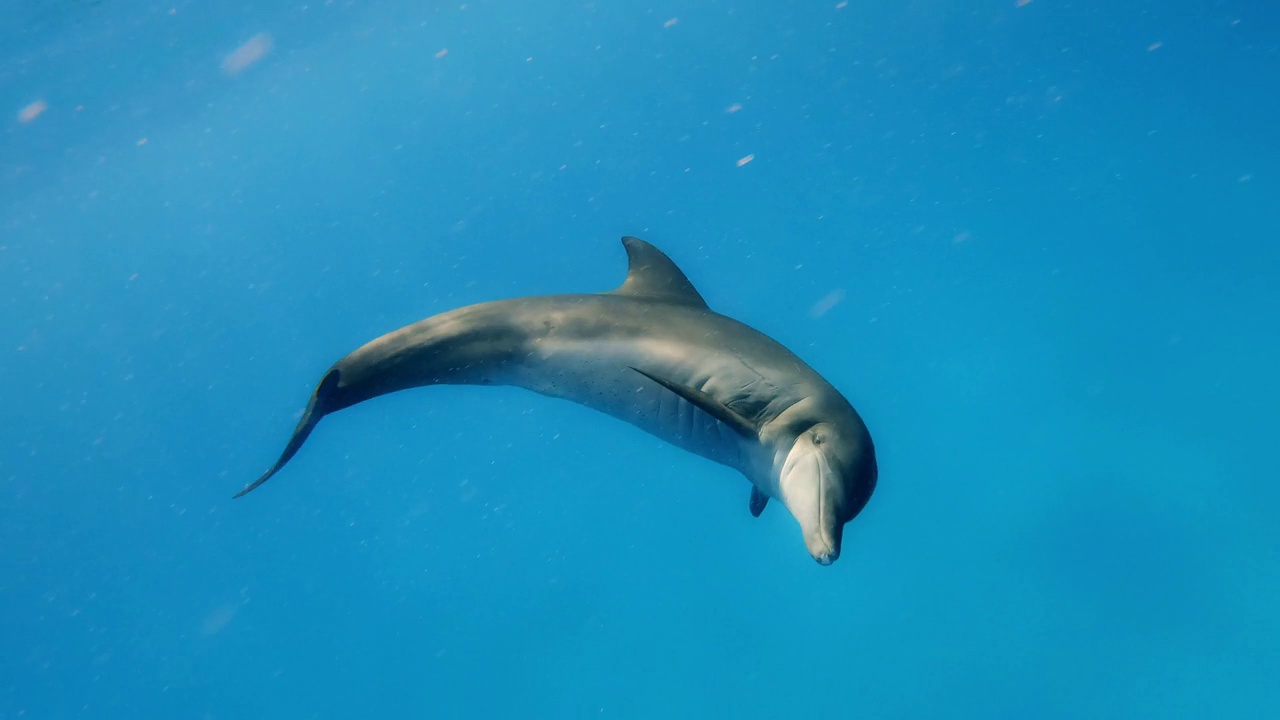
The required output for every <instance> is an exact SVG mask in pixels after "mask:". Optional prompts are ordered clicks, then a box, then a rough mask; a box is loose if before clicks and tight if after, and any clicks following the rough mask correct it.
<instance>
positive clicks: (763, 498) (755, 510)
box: [751, 485, 769, 517]
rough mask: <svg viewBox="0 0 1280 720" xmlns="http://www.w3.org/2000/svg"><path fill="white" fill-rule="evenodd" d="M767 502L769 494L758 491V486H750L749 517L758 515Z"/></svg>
mask: <svg viewBox="0 0 1280 720" xmlns="http://www.w3.org/2000/svg"><path fill="white" fill-rule="evenodd" d="M768 504H769V496H768V495H765V494H764V493H762V492H760V488H758V487H756V486H755V485H752V486H751V517H760V513H762V512H764V506H765V505H768Z"/></svg>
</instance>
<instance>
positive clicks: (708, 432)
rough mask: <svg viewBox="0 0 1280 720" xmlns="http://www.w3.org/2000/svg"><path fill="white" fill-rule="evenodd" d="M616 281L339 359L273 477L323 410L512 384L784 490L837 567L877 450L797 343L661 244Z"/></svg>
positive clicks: (418, 328) (451, 320) (471, 316)
mask: <svg viewBox="0 0 1280 720" xmlns="http://www.w3.org/2000/svg"><path fill="white" fill-rule="evenodd" d="M622 244H623V246H624V247H625V248H626V251H627V258H628V261H629V267H628V270H627V278H626V281H625V282H623V283H622V286H621V287H619V288H617V289H616V290H613V291H610V292H605V293H598V294H581V295H547V296H541V297H528V298H517V299H512V300H497V301H494V302H486V303H480V304H477V305H469V306H467V307H463V308H459V309H457V310H452V311H449V312H445V313H441V314H439V315H435V316H433V317H429V318H427V319H425V320H420V321H418V322H416V323H413V324H412V325H407V326H405V327H403V328H400V329H399V330H396V331H394V332H391V333H388V334H386V335H383V336H382V337H380V338H377V339H376V340H373V341H372V342H369V343H368V344H366V345H364V346H363V347H361V348H359V349H357V350H356V351H355V352H353V353H351V354H350V355H347V356H346V357H344V358H342V359H341V360H339V361H338V362H337V363H335V364H334V365H333V366H332V367H331V368H330V369H329V371H328V372H326V373H325V374H324V378H323V379H322V380H321V381H320V384H319V386H318V387H317V388H316V390H315V392H314V393H313V394H312V396H311V401H310V403H308V404H307V409H306V411H305V412H303V414H302V419H301V420H300V421H299V422H298V426H297V428H296V429H295V430H294V431H293V437H291V438H290V439H289V443H288V445H287V446H285V449H284V452H283V453H282V454H281V455H280V459H279V460H277V461H276V464H275V465H273V466H272V467H271V469H270V470H268V471H267V472H266V473H265V474H263V475H262V477H260V478H258V479H257V481H255V482H254V483H253V484H251V485H248V486H247V487H245V489H244V490H242V491H240V492H239V493H238V494H237V495H236V497H240V496H242V495H244V494H245V493H247V492H249V491H250V490H253V489H254V488H256V487H258V486H259V485H261V484H262V483H264V482H266V481H267V480H268V479H270V478H271V476H272V475H275V474H276V473H277V472H278V471H279V470H280V468H282V467H284V465H285V463H287V462H289V459H290V458H292V457H293V456H294V454H295V453H297V452H298V448H300V447H301V446H302V443H303V442H304V441H305V440H306V439H307V436H308V435H310V434H311V431H312V430H313V429H314V428H315V426H316V423H317V422H319V421H320V418H322V417H324V416H325V415H328V414H330V413H334V412H337V411H338V410H341V409H343V408H347V407H351V406H352V405H355V404H356V403H360V402H364V401H365V400H369V399H371V398H374V397H377V396H379V395H385V394H387V393H392V392H396V391H397V390H405V389H408V388H414V387H420V386H423V385H441V384H467V385H513V386H517V387H522V388H526V389H529V390H532V391H534V392H537V393H541V394H543V395H547V396H550V397H557V398H564V399H566V400H571V401H573V402H576V403H578V404H581V405H585V406H587V407H589V408H592V409H594V410H597V411H600V412H603V413H605V414H608V415H611V416H613V417H615V418H619V419H621V420H625V421H627V422H629V423H632V424H634V425H636V426H639V427H640V428H641V429H643V430H645V431H647V432H649V433H652V434H653V435H656V436H657V437H659V438H662V439H663V440H666V441H668V442H670V443H672V444H674V445H676V446H678V447H681V448H684V449H685V450H688V451H690V452H693V453H696V454H698V455H701V456H703V457H705V458H708V459H710V460H713V461H715V462H718V463H721V464H723V465H727V466H729V467H731V468H735V469H737V470H738V471H740V472H741V473H742V474H743V475H745V476H746V477H747V479H748V480H750V481H751V497H750V501H749V503H748V507H749V509H750V511H751V514H752V515H753V516H755V517H759V516H760V513H761V512H763V511H764V508H765V505H766V504H767V503H768V502H769V499H770V498H777V499H778V500H780V501H781V502H782V504H783V505H785V506H786V507H787V510H789V511H790V512H791V515H792V516H793V517H794V518H795V519H796V521H797V522H799V524H800V529H801V532H802V533H803V535H804V543H805V547H806V548H807V549H808V551H809V554H810V555H812V556H813V558H814V559H815V560H817V561H818V562H819V563H821V564H823V565H830V564H831V563H832V562H834V561H835V560H836V558H838V557H839V556H840V545H841V540H842V538H843V535H844V526H845V523H847V522H849V521H850V520H852V519H853V518H854V517H855V516H856V515H857V514H858V513H859V512H861V511H862V508H863V507H864V506H865V505H866V504H867V501H868V500H869V499H870V498H871V493H872V491H874V490H875V486H876V476H877V468H876V456H875V448H874V446H873V445H872V442H871V435H870V433H869V432H868V431H867V427H866V425H864V424H863V422H862V418H860V417H859V416H858V413H857V412H856V411H855V410H854V409H853V406H852V405H850V404H849V401H848V400H846V399H845V398H844V396H843V395H841V394H840V393H839V391H837V390H836V389H835V388H834V387H832V386H831V384H830V383H828V382H827V381H826V380H824V379H823V378H822V376H820V375H819V374H818V373H817V372H815V371H814V370H813V369H812V368H810V367H809V366H808V365H806V364H805V363H804V362H803V361H802V360H800V358H798V357H796V356H795V355H794V354H792V353H791V351H789V350H787V349H786V348H785V347H783V346H782V345H780V344H779V343H777V342H775V341H774V340H772V339H771V338H769V337H766V336H765V335H763V334H761V333H760V332H757V331H756V330H754V329H752V328H750V327H748V326H746V325H744V324H743V323H740V322H738V321H737V320H734V319H732V318H728V317H725V316H723V315H720V314H717V313H715V312H713V311H712V310H711V309H710V308H708V307H707V303H706V302H705V301H704V300H703V299H702V296H701V295H699V294H698V291H697V290H695V289H694V287H693V285H692V284H691V283H690V282H689V279H688V278H686V277H685V275H684V273H683V272H681V271H680V269H679V268H678V267H676V265H675V263H673V262H672V261H671V259H670V258H668V257H667V256H666V255H665V254H663V253H662V252H661V251H660V250H658V249H657V248H655V247H653V246H652V245H650V244H648V243H646V242H644V241H643V240H640V239H639V238H634V237H624V238H623V239H622Z"/></svg>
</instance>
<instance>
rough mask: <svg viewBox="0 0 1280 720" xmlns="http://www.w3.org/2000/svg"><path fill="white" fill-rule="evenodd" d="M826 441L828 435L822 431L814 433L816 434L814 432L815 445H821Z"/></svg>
mask: <svg viewBox="0 0 1280 720" xmlns="http://www.w3.org/2000/svg"><path fill="white" fill-rule="evenodd" d="M826 441H827V436H826V435H823V434H822V433H820V432H818V433H814V434H813V444H814V445H821V444H822V443H824V442H826Z"/></svg>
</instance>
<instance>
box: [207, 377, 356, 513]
mask: <svg viewBox="0 0 1280 720" xmlns="http://www.w3.org/2000/svg"><path fill="white" fill-rule="evenodd" d="M338 379H339V373H338V371H337V370H330V371H329V372H328V374H326V375H325V376H324V379H323V380H321V381H320V384H319V385H318V386H317V387H316V391H315V392H314V393H312V394H311V402H309V403H307V409H306V411H305V412H303V413H302V419H301V420H299V421H298V426H297V427H296V428H294V429H293V436H292V437H290V438H289V444H288V445H285V447H284V452H282V453H280V459H279V460H276V464H275V465H272V466H271V469H270V470H268V471H266V472H265V473H263V474H262V477H260V478H258V479H257V480H255V481H253V483H252V484H250V485H248V486H246V487H245V489H243V490H241V491H240V492H238V493H236V494H235V495H234V496H232V497H233V498H238V497H241V496H243V495H246V494H248V493H249V492H251V491H252V490H253V489H254V488H256V487H258V486H259V485H261V484H262V483H264V482H266V481H268V480H270V479H271V476H272V475H275V474H276V473H278V472H280V468H282V467H284V466H285V463H287V462H289V461H290V460H292V459H293V456H294V455H296V454H297V453H298V448H300V447H302V443H304V442H306V441H307V436H308V435H310V434H311V431H312V430H314V429H315V427H316V423H318V422H320V418H322V417H324V416H325V413H327V412H329V410H330V409H331V408H332V405H333V403H332V400H333V396H334V393H335V391H336V390H337V387H338Z"/></svg>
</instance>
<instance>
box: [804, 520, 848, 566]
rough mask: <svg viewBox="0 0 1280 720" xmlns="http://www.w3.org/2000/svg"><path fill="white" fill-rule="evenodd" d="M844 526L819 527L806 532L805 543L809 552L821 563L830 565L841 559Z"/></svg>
mask: <svg viewBox="0 0 1280 720" xmlns="http://www.w3.org/2000/svg"><path fill="white" fill-rule="evenodd" d="M843 531H844V528H843V527H841V526H839V525H838V524H837V525H836V526H835V527H834V528H818V529H816V530H815V531H813V532H809V533H805V537H804V544H805V548H807V549H808V550H809V554H810V555H811V556H813V559H814V560H817V561H818V564H819V565H830V564H831V563H833V562H835V561H836V560H839V559H840V539H841V537H840V536H841V535H843V534H844V532H843Z"/></svg>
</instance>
